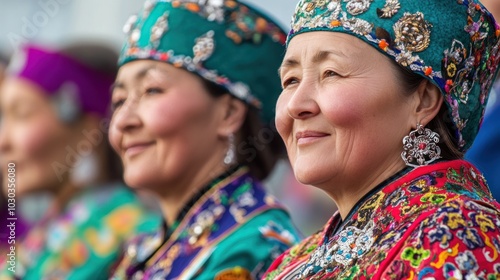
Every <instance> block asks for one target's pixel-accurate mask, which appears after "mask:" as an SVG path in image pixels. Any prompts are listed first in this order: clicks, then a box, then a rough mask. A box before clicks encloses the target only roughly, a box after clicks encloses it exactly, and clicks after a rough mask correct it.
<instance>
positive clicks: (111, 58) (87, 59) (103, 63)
mask: <svg viewBox="0 0 500 280" xmlns="http://www.w3.org/2000/svg"><path fill="white" fill-rule="evenodd" d="M60 52H61V53H63V54H65V55H67V56H69V57H71V58H73V59H75V60H76V61H78V62H80V63H82V64H83V65H85V66H87V67H89V68H90V69H92V70H94V71H96V72H99V73H102V75H106V76H109V77H111V78H112V79H114V78H115V77H116V74H117V73H118V66H117V61H118V53H117V52H116V51H115V50H114V49H113V48H111V47H108V46H106V45H103V44H101V43H92V42H75V43H72V44H70V45H67V46H65V47H63V48H61V49H60ZM110 94H111V93H110ZM102 132H103V134H104V136H103V138H104V139H105V141H106V158H107V166H106V167H107V174H106V175H107V177H108V179H109V180H110V181H122V180H123V166H122V162H121V160H120V158H119V157H118V155H117V154H116V153H115V152H114V151H113V149H112V148H111V144H110V143H109V140H108V137H107V135H106V134H107V133H108V131H102Z"/></svg>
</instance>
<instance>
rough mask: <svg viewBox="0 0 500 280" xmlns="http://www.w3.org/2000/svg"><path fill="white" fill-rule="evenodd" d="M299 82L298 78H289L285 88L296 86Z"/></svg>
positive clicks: (284, 85)
mask: <svg viewBox="0 0 500 280" xmlns="http://www.w3.org/2000/svg"><path fill="white" fill-rule="evenodd" d="M298 82H299V81H298V80H297V79H296V78H288V79H286V80H285V81H284V82H283V88H287V87H288V86H290V85H293V84H296V83H298Z"/></svg>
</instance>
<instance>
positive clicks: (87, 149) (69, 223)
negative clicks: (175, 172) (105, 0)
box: [0, 43, 158, 280]
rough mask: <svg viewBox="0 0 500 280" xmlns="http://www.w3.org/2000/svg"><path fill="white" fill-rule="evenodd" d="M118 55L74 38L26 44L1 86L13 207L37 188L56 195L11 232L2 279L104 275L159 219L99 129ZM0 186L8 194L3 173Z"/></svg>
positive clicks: (34, 195)
mask: <svg viewBox="0 0 500 280" xmlns="http://www.w3.org/2000/svg"><path fill="white" fill-rule="evenodd" d="M115 59H116V54H115V52H114V51H113V50H110V49H108V48H107V47H104V46H101V45H95V44H89V43H75V44H74V45H70V46H67V47H65V48H64V49H60V50H49V49H46V48H44V47H41V46H35V45H28V46H25V47H24V48H22V49H21V50H19V52H18V53H17V54H16V55H15V56H14V57H13V59H12V60H11V63H10V65H9V67H8V74H7V78H6V79H5V82H4V83H2V85H1V87H0V105H1V106H0V107H1V113H2V125H1V127H0V152H1V153H2V157H1V160H0V163H1V166H2V169H3V168H4V167H6V166H8V165H9V164H10V163H15V176H16V180H17V181H16V183H17V184H16V187H15V195H16V199H17V200H16V201H18V203H17V204H16V208H17V211H18V212H17V213H20V212H21V211H19V209H20V208H23V205H26V204H28V203H30V202H32V201H33V200H31V201H30V200H29V198H31V199H36V200H38V199H39V196H40V194H43V193H48V194H49V195H50V196H51V197H52V198H53V200H52V203H51V204H50V207H48V209H42V210H43V211H41V212H42V213H40V215H39V217H40V218H39V219H38V221H36V222H34V224H33V225H31V227H30V228H29V232H28V233H27V234H26V236H25V237H23V236H21V231H20V229H21V228H20V227H19V228H18V230H17V231H15V232H17V233H18V234H19V235H18V236H16V238H17V240H16V241H15V242H16V243H14V244H12V245H13V246H14V250H12V249H11V251H14V252H15V257H16V261H14V262H13V263H14V264H15V265H14V267H13V266H12V265H9V266H7V263H6V262H4V260H5V259H4V258H5V257H6V256H7V254H4V253H3V252H2V253H0V264H1V267H0V279H2V280H3V279H27V280H30V279H51V278H64V279H108V277H109V273H110V270H111V267H112V264H113V263H114V262H116V259H117V258H118V256H119V250H120V248H121V247H122V246H123V243H124V241H125V238H126V237H127V236H128V235H130V234H135V233H137V232H140V231H142V230H149V229H150V228H152V227H155V226H156V225H157V221H158V219H155V218H154V217H151V216H150V215H148V214H147V213H146V211H145V208H144V207H143V206H142V205H141V204H140V202H139V200H138V199H137V197H136V196H135V195H134V194H133V193H132V192H131V191H130V190H129V189H128V188H126V187H125V186H124V185H123V183H120V179H119V177H118V174H119V173H118V172H117V171H118V170H114V166H113V157H112V154H111V153H109V151H110V150H111V147H110V146H109V143H108V142H107V141H106V137H105V133H106V131H105V129H103V128H102V125H101V124H102V123H103V122H104V120H105V118H106V117H107V115H108V110H109V107H108V106H109V102H110V99H111V96H110V92H109V87H110V86H111V84H112V81H113V77H114V75H115V73H116V66H115ZM3 170H6V169H3ZM5 175H7V174H5ZM2 183H3V184H2V187H3V188H2V189H3V192H4V193H5V194H7V193H10V192H11V191H12V186H11V185H12V184H10V183H12V182H11V181H10V180H9V177H8V176H3V182H2ZM28 206H31V205H28ZM2 207H3V205H2ZM24 208H26V206H24ZM5 210H6V209H2V211H5ZM36 214H37V213H36ZM21 218H22V217H19V220H20V219H21ZM12 267H13V268H12Z"/></svg>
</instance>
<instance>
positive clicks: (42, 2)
mask: <svg viewBox="0 0 500 280" xmlns="http://www.w3.org/2000/svg"><path fill="white" fill-rule="evenodd" d="M245 2H246V3H249V4H251V5H253V6H255V7H259V8H261V9H262V10H265V11H268V12H270V13H271V14H272V15H274V18H275V19H277V20H279V21H280V22H281V23H282V26H283V27H286V26H288V23H289V21H290V19H291V15H292V14H293V9H294V3H295V1H290V0H272V1H269V0H248V1H245ZM143 3H144V1H143V0H127V1H123V0H16V1H12V0H0V51H2V52H7V53H11V52H12V51H13V50H14V49H15V48H16V46H17V45H18V44H19V43H22V42H26V41H35V42H41V43H44V44H53V45H56V46H57V45H59V44H61V43H65V42H70V41H73V40H76V39H82V38H85V39H95V40H100V41H101V42H106V43H108V44H110V45H112V46H115V47H117V48H119V47H120V45H121V41H122V40H123V39H124V36H123V33H122V26H123V24H124V23H125V21H126V20H127V19H128V17H129V16H130V15H132V14H133V13H137V12H138V11H139V10H140V8H141V7H142V5H143Z"/></svg>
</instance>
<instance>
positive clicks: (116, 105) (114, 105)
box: [111, 99, 125, 112]
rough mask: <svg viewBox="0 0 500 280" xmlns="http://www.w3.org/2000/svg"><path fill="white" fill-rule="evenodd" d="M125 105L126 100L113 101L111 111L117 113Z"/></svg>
mask: <svg viewBox="0 0 500 280" xmlns="http://www.w3.org/2000/svg"><path fill="white" fill-rule="evenodd" d="M123 103H125V99H119V100H116V101H113V102H112V103H111V110H112V111H113V112H114V111H116V110H117V109H118V108H120V107H121V106H122V105H123Z"/></svg>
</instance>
